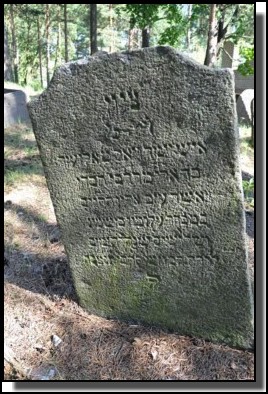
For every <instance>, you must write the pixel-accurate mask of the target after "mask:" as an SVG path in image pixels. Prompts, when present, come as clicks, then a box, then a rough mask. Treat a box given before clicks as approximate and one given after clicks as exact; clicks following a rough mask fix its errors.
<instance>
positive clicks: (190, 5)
mask: <svg viewBox="0 0 268 394" xmlns="http://www.w3.org/2000/svg"><path fill="white" fill-rule="evenodd" d="M192 7H193V5H192V4H188V21H189V22H188V23H189V25H188V28H187V36H186V45H187V49H188V51H189V50H190V46H191V25H190V18H191V16H192Z"/></svg>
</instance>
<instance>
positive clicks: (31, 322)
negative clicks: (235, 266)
mask: <svg viewBox="0 0 268 394" xmlns="http://www.w3.org/2000/svg"><path fill="white" fill-rule="evenodd" d="M241 152H242V154H241V166H242V171H243V178H244V179H248V177H252V176H254V173H253V156H252V155H253V153H252V151H250V150H249V149H248V148H247V149H246V151H245V149H243V150H242V151H241ZM4 210H5V256H4V266H5V286H4V288H5V346H6V348H5V359H6V360H5V371H4V377H5V380H25V379H28V380H253V379H254V355H253V352H250V351H243V350H238V349H233V348H230V347H228V346H224V345H217V344H213V343H210V342H207V341H204V340H201V339H199V338H190V337H187V336H182V335H178V334H171V333H168V332H165V331H163V330H160V329H157V328H148V327H145V326H141V325H133V324H127V323H125V322H118V321H115V320H107V319H104V318H101V317H97V316H95V315H92V314H89V313H87V312H85V311H84V310H83V309H82V308H80V307H79V305H78V304H77V299H76V296H75V291H74V288H73V283H72V280H71V275H70V271H69V269H68V265H67V259H66V255H65V252H64V248H63V245H62V243H61V238H60V233H59V230H58V228H57V224H56V219H55V215H54V211H53V207H52V203H51V200H50V197H49V193H48V190H47V187H46V183H45V179H44V175H43V171H42V166H41V163H40V159H39V155H38V151H37V148H36V144H35V140H34V136H33V134H32V132H31V130H30V129H28V128H26V127H24V126H22V125H20V126H17V127H13V128H9V129H6V130H5V204H4ZM246 212H247V213H246V220H247V239H248V246H249V265H250V271H251V275H252V284H253V273H254V209H252V208H251V209H247V210H246Z"/></svg>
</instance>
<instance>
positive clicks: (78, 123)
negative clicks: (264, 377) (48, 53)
mask: <svg viewBox="0 0 268 394" xmlns="http://www.w3.org/2000/svg"><path fill="white" fill-rule="evenodd" d="M30 115H31V119H32V123H33V128H34V132H35V136H36V140H37V143H38V146H39V149H40V152H41V158H42V162H43V166H44V169H45V174H46V178H47V184H48V187H49V190H50V194H51V198H52V201H53V204H54V208H55V213H56V217H57V220H58V223H59V226H60V228H61V230H62V237H63V242H64V245H65V249H66V252H67V255H68V258H69V263H70V266H71V269H72V274H73V278H74V282H75V286H76V290H77V294H78V296H79V299H80V302H81V305H82V306H84V307H85V308H87V309H88V310H89V311H91V312H95V313H97V314H101V315H103V316H108V317H117V318H122V319H129V320H132V321H141V322H145V323H149V324H153V325H159V326H162V327H166V328H168V329H172V330H176V331H177V332H180V333H184V334H192V335H195V336H200V337H203V338H207V339H210V340H215V341H224V342H225V343H228V344H231V345H238V346H243V347H248V346H250V342H251V337H252V320H251V319H252V304H251V294H250V282H249V277H248V267H247V256H246V248H245V233H244V231H245V223H244V214H243V205H242V191H241V190H242V189H241V174H240V170H239V165H238V135H237V128H236V127H237V125H236V113H235V96H234V81H233V75H232V73H231V72H230V71H229V70H213V69H209V68H207V67H203V66H200V65H198V64H197V63H194V62H192V61H191V60H189V59H187V58H185V57H184V56H182V55H180V54H178V53H176V52H175V51H174V50H173V49H171V48H168V47H157V48H147V49H144V50H138V51H134V52H129V53H115V54H108V55H101V56H100V57H94V58H93V57H92V58H89V59H88V60H87V61H78V62H76V63H68V64H66V65H64V66H62V67H61V68H59V69H58V70H57V72H56V73H55V75H54V77H53V80H52V81H51V83H50V86H49V88H48V89H47V91H45V92H44V93H43V94H42V95H41V96H40V97H39V99H38V100H37V101H33V102H32V103H31V105H30Z"/></svg>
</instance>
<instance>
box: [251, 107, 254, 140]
mask: <svg viewBox="0 0 268 394" xmlns="http://www.w3.org/2000/svg"><path fill="white" fill-rule="evenodd" d="M250 109H251V145H252V147H253V148H254V99H253V100H252V101H251V103H250Z"/></svg>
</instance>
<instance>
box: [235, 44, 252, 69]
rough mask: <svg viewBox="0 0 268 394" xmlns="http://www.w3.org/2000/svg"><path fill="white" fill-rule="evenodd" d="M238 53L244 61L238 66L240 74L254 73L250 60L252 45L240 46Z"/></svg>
mask: <svg viewBox="0 0 268 394" xmlns="http://www.w3.org/2000/svg"><path fill="white" fill-rule="evenodd" d="M240 55H241V56H242V58H243V59H244V63H242V64H240V65H239V66H238V71H239V72H240V73H241V74H242V75H252V74H254V67H253V66H252V62H253V61H254V47H243V48H241V49H240Z"/></svg>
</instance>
